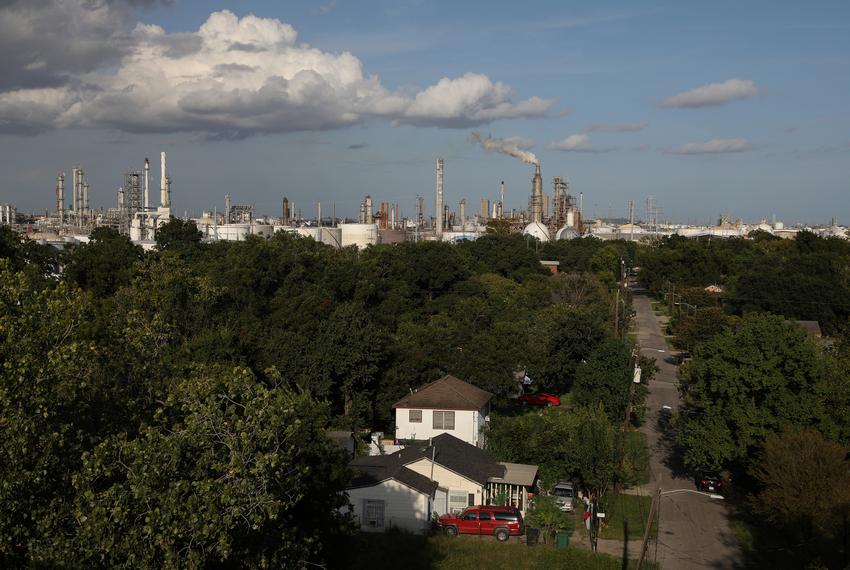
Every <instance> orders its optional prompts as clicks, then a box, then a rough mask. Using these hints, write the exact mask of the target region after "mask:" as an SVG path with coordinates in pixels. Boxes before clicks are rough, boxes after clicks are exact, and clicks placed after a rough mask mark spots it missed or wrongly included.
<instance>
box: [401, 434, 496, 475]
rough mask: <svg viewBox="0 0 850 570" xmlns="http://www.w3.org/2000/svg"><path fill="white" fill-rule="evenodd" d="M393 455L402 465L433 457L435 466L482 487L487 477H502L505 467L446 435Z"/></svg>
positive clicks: (480, 450) (481, 450)
mask: <svg viewBox="0 0 850 570" xmlns="http://www.w3.org/2000/svg"><path fill="white" fill-rule="evenodd" d="M393 455H394V456H397V457H398V460H399V461H400V462H401V463H402V464H403V465H409V464H411V463H415V462H417V461H419V460H420V459H428V460H430V459H431V457H432V456H433V458H434V463H436V464H437V465H442V466H443V467H445V468H446V469H449V470H451V471H454V472H455V473H457V474H458V475H462V476H463V477H466V478H467V479H469V480H471V481H476V482H478V483H480V484H482V485H484V484H485V483H487V481H488V480H489V479H490V478H491V477H502V476H504V474H505V466H504V465H501V464H499V463H498V462H497V461H496V460H495V459H493V458H492V457H491V456H490V454H489V453H487V452H486V451H484V450H483V449H480V448H478V447H476V446H474V445H470V444H469V443H466V442H465V441H462V440H460V439H458V438H456V437H455V436H453V435H451V434H448V433H444V434H440V435H438V436H437V437H435V438H432V439H431V441H430V443H429V442H427V441H423V442H421V444H420V445H411V446H408V447H405V448H404V449H402V450H399V451H396V452H395V453H393Z"/></svg>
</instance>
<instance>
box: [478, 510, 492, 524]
mask: <svg viewBox="0 0 850 570" xmlns="http://www.w3.org/2000/svg"><path fill="white" fill-rule="evenodd" d="M478 520H480V521H482V522H483V521H491V520H493V517H491V516H490V513H485V512H484V511H481V512H480V513H478Z"/></svg>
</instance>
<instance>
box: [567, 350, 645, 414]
mask: <svg viewBox="0 0 850 570" xmlns="http://www.w3.org/2000/svg"><path fill="white" fill-rule="evenodd" d="M630 364H631V359H630V356H629V347H628V345H627V344H625V343H624V342H623V341H621V340H618V339H608V340H606V341H605V342H603V343H602V344H600V345H599V347H598V348H597V349H596V350H594V351H593V352H592V353H591V354H590V355H589V356H588V358H587V360H586V361H585V362H584V363H583V364H582V365H581V366H579V367H578V370H577V371H576V381H575V385H574V386H573V390H572V393H573V399H574V400H575V402H576V403H577V404H581V405H586V406H593V405H597V404H601V405H602V407H603V408H604V409H605V411H606V412H607V413H608V416H609V417H610V418H611V419H612V420H614V421H616V420H617V419H618V418H623V417H625V413H626V406H627V405H628V400H629V392H630V391H631V390H632V389H634V394H633V395H632V409H633V412H634V414H635V417H637V418H642V417H643V412H642V409H643V407H644V402H645V401H646V384H645V382H646V381H648V379H643V380H644V381H643V382H641V384H635V385H634V388H632V384H633V382H632V379H633V378H632V376H633V373H634V372H633V370H634V367H633V366H630Z"/></svg>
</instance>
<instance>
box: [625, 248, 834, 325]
mask: <svg viewBox="0 0 850 570" xmlns="http://www.w3.org/2000/svg"><path fill="white" fill-rule="evenodd" d="M763 233H764V232H763ZM637 262H638V265H640V267H641V271H640V277H641V280H642V281H643V282H644V283H645V284H646V285H647V286H648V287H649V288H650V289H651V290H652V291H653V292H655V293H658V294H659V295H664V296H665V298H666V297H667V296H669V295H670V294H671V293H673V294H679V293H681V292H682V290H683V289H686V288H691V287H698V288H704V287H706V286H708V285H713V284H714V285H719V286H721V287H722V288H723V289H724V291H723V294H722V295H721V296H720V299H721V300H722V302H723V303H724V307H725V308H726V310H727V311H728V312H731V313H733V314H736V315H743V314H744V313H747V312H751V311H767V312H772V313H776V314H780V315H784V316H785V317H788V318H790V319H799V320H814V321H818V322H819V323H820V325H821V327H822V328H823V329H824V331H825V332H827V333H834V332H836V331H838V330H841V329H843V328H845V327H846V326H847V323H848V317H850V271H849V270H848V268H849V267H850V241H848V240H846V239H841V238H834V237H833V238H821V237H818V236H816V235H815V234H813V233H811V232H807V231H803V232H800V233H798V234H797V237H796V239H794V240H781V239H775V238H773V239H772V236H771V237H767V235H762V236H759V235H756V237H755V239H749V240H748V239H741V238H732V239H689V238H684V237H681V236H671V237H668V238H665V239H663V240H662V241H661V242H660V244H658V245H656V246H651V247H644V248H641V249H639V250H638V259H637ZM673 298H674V299H675V300H676V301H677V302H678V301H679V300H680V299H679V298H678V297H673ZM690 302H691V303H693V301H690Z"/></svg>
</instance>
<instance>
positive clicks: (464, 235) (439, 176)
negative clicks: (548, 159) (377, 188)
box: [0, 133, 847, 249]
mask: <svg viewBox="0 0 850 570" xmlns="http://www.w3.org/2000/svg"><path fill="white" fill-rule="evenodd" d="M473 137H474V138H475V140H476V141H477V142H479V143H480V144H481V146H482V147H483V148H485V149H487V150H495V151H496V152H500V153H504V154H509V155H512V156H515V157H518V158H520V159H521V160H523V162H525V163H527V164H529V166H531V167H532V169H533V174H532V177H531V183H530V193H529V195H528V207H527V209H521V210H517V209H510V210H508V209H507V208H506V206H505V193H506V188H505V183H504V182H501V184H500V185H499V189H498V194H497V195H496V196H495V197H494V198H495V199H493V200H490V199H489V198H486V197H483V198H481V199H480V202H479V208H478V210H477V211H470V210H468V209H467V201H466V199H461V200H460V201H459V202H458V204H457V208H456V209H454V208H452V207H451V206H450V205H449V204H447V203H446V201H445V199H444V196H445V186H446V161H445V160H444V159H442V158H438V159H436V164H435V171H434V180H435V185H434V188H435V190H434V197H433V202H431V203H432V204H433V209H431V208H429V207H428V206H426V204H427V203H428V202H427V201H426V199H425V197H424V196H423V195H419V196H418V197H417V199H416V204H415V215H414V216H412V217H406V216H403V215H402V214H401V213H400V212H401V210H400V206H399V203H398V202H390V201H381V202H376V201H375V200H373V198H372V196H371V195H366V196H364V197H363V199H362V201H361V202H360V205H359V212H358V215H357V218H356V219H355V218H348V217H345V216H342V217H338V216H337V213H336V207H335V205H334V204H331V205H330V208H328V207H327V204H326V205H325V210H324V213H323V209H322V203H321V202H317V203H313V204H310V205H309V210H310V211H311V215H307V216H303V215H302V214H301V210H300V209H299V208H297V207H296V204H295V203H294V202H291V201H290V200H289V198H287V197H285V196H284V197H282V198H281V209H280V214H279V215H278V216H272V215H265V214H260V215H258V214H257V212H256V211H255V207H254V205H252V204H239V203H235V202H234V200H233V197H232V196H231V195H230V194H226V195H225V196H224V203H223V208H222V209H219V208H218V207H213V208H211V209H209V210H205V211H203V213H202V215H201V216H200V217H197V218H189V217H188V216H184V218H185V219H187V220H192V221H193V222H194V223H195V224H196V226H197V227H198V230H199V231H200V232H201V234H202V237H203V239H204V240H205V241H219V240H225V241H241V240H244V239H246V238H247V237H248V236H251V235H254V236H263V237H270V236H272V235H273V234H274V233H276V232H280V231H285V232H292V233H296V234H299V235H301V236H305V237H311V238H313V239H314V240H316V241H318V242H322V243H324V244H327V245H330V246H332V247H335V248H340V247H347V246H352V245H353V246H356V247H358V248H361V249H362V248H365V247H367V246H369V245H376V244H381V243H383V244H388V243H389V244H392V243H399V242H403V241H419V240H440V241H446V242H457V241H465V240H474V239H476V238H477V237H479V236H480V235H482V234H484V233H486V232H487V231H488V228H489V227H492V226H493V224H494V223H495V224H497V225H498V227H499V231H503V232H510V233H522V234H523V235H525V236H528V237H529V238H534V239H535V240H538V241H540V242H547V241H554V240H565V239H575V238H580V237H593V238H598V239H606V240H610V239H624V240H629V241H645V240H649V239H653V238H658V237H661V236H668V235H674V234H675V235H681V236H685V237H701V236H713V237H720V238H727V237H746V236H747V235H748V234H749V232H751V231H754V230H762V231H766V232H768V233H771V234H773V235H776V236H778V237H784V238H793V237H794V236H795V235H796V233H797V232H798V231H800V230H802V229H807V230H810V231H814V232H815V233H817V234H819V235H822V236H838V237H845V238H846V237H847V229H846V228H844V227H841V226H839V225H837V224H836V223H835V222H832V223H831V224H828V225H824V226H814V227H812V226H802V225H801V226H794V227H785V225H784V224H783V223H782V222H781V221H777V220H776V219H773V220H772V221H771V222H770V223H768V222H767V221H766V220H760V221H758V222H756V223H745V222H743V221H741V220H740V219H738V220H733V219H732V218H731V217H729V216H722V215H721V216H719V217H718V219H717V222H716V224H704V225H690V224H687V225H686V224H675V223H670V222H669V221H662V220H661V217H660V209H659V208H658V207H657V205H655V204H654V203H653V201H652V199H651V198H649V199H647V201H646V209H645V212H644V213H643V219H642V220H638V219H637V216H636V208H635V203H634V202H630V203H629V204H628V217H625V218H619V219H617V218H613V217H609V218H596V219H592V220H587V221H586V220H585V219H584V216H583V201H584V196H583V193H582V192H579V194H578V198H577V199H576V197H574V195H573V194H571V193H570V186H569V182H568V181H567V179H566V178H565V177H563V176H554V177H553V178H552V183H551V194H549V193H546V192H544V190H543V187H544V184H543V174H542V170H541V164H540V161H539V160H538V159H537V158H536V157H535V156H534V155H533V154H531V153H529V152H527V151H523V150H519V149H516V148H512V147H511V146H510V145H505V144H504V141H500V140H499V139H490V138H489V137H488V138H487V139H481V138H480V137H479V136H478V135H477V134H476V133H473ZM159 160H160V168H159V180H158V182H159V204H158V205H154V204H153V203H152V201H151V185H152V183H153V181H152V177H151V164H150V160H149V159H148V158H145V159H144V161H143V166H142V168H141V169H140V170H129V171H127V172H125V173H124V174H123V183H122V185H121V186H120V187H119V188H118V190H117V192H116V195H115V196H116V200H115V204H114V205H113V206H110V207H97V208H95V207H93V206H92V205H91V203H90V200H89V196H90V188H89V182H88V179H87V178H86V174H85V170H84V169H83V168H82V167H81V166H74V167H73V168H71V176H70V178H67V177H66V174H65V173H64V172H62V173H60V174H58V176H57V177H56V188H55V192H56V194H55V203H54V205H55V209H54V210H53V212H48V213H45V214H43V215H32V214H30V215H24V214H21V213H20V212H18V211H17V209H16V208H15V206H14V205H13V204H8V203H6V204H0V225H8V226H12V227H14V228H15V229H17V230H18V231H20V232H21V233H23V234H25V235H27V236H28V237H29V238H30V239H34V240H36V241H39V242H41V243H48V244H51V245H55V246H59V247H61V246H64V245H66V244H73V243H85V242H87V241H88V236H89V234H90V233H91V231H92V230H93V229H94V228H96V227H110V228H113V229H115V230H117V231H118V232H119V233H121V234H122V235H126V236H128V237H129V238H130V240H131V241H132V242H133V243H136V244H138V245H141V246H142V247H143V248H145V249H152V248H153V247H154V245H155V243H156V242H155V240H156V232H157V230H158V228H160V227H161V226H162V225H163V224H165V223H166V222H167V221H168V220H169V219H171V217H172V216H173V214H172V206H171V204H172V198H171V193H172V180H171V177H170V176H169V174H168V170H167V164H166V154H165V152H161V153H160V159H159ZM69 190H70V197H69V198H70V199H69V200H67V201H66V198H68V196H67V194H68V192H69ZM429 205H430V204H429ZM314 208H315V209H314ZM328 210H330V211H328ZM312 212H315V215H312Z"/></svg>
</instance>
